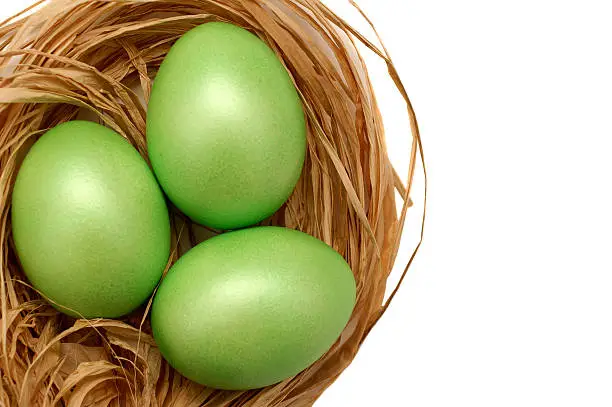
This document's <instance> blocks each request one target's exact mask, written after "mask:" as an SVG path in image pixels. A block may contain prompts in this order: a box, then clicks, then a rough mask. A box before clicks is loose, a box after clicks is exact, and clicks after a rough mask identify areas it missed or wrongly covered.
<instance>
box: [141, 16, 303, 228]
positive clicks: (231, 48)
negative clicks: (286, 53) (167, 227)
mask: <svg viewBox="0 0 612 407" xmlns="http://www.w3.org/2000/svg"><path fill="white" fill-rule="evenodd" d="M147 143H148V149H149V156H150V158H151V163H152V165H153V169H154V171H155V174H156V176H157V179H158V180H159V182H160V184H161V186H162V187H163V189H164V191H165V192H166V194H167V195H168V197H169V198H170V200H171V201H172V202H173V203H174V204H175V205H176V206H177V207H178V208H179V209H180V210H181V211H183V212H184V213H185V214H186V215H188V216H189V217H190V218H191V219H193V220H194V221H196V222H197V223H200V224H203V225H207V226H211V227H214V228H219V229H237V228H241V227H244V226H248V225H252V224H255V223H257V222H259V221H261V220H263V219H265V218H266V217H268V216H270V215H272V214H273V213H274V212H275V211H276V210H278V209H279V208H280V207H281V206H282V204H283V203H284V202H285V201H286V200H287V198H288V197H289V195H291V193H292V191H293V189H294V187H295V184H296V183H297V181H298V179H299V177H300V173H301V170H302V166H303V163H304V156H305V151H306V125H305V119H304V111H303V108H302V104H301V101H300V98H299V96H298V93H297V90H296V89H295V86H294V85H293V82H292V81H291V78H290V76H289V74H288V73H287V71H286V69H285V68H284V67H283V65H282V64H281V62H280V60H279V59H278V58H277V57H276V55H275V54H274V52H273V51H272V50H271V49H270V48H269V47H268V46H267V45H266V44H265V43H264V42H263V41H261V40H260V39H259V38H257V37H256V36H255V35H253V34H251V33H250V32H248V31H247V30H244V29H242V28H240V27H237V26H235V25H232V24H227V23H218V22H214V23H206V24H203V25H200V26H198V27H196V28H194V29H192V30H191V31H189V32H187V33H186V34H185V35H183V36H182V37H181V38H180V39H179V40H178V41H177V42H176V43H175V44H174V45H173V46H172V48H171V49H170V51H169V53H168V55H167V56H166V58H165V59H164V61H163V63H162V64H161V66H160V69H159V72H158V74H157V76H156V77H155V81H154V83H153V89H152V92H151V98H150V101H149V106H148V112H147Z"/></svg>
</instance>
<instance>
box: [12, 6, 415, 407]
mask: <svg viewBox="0 0 612 407" xmlns="http://www.w3.org/2000/svg"><path fill="white" fill-rule="evenodd" d="M41 3H44V4H42V7H40V8H36V9H35V10H30V11H29V12H28V13H25V14H23V15H18V16H16V17H14V18H12V19H10V20H7V21H4V22H2V23H1V24H0V193H1V201H0V240H1V245H0V257H1V261H2V263H1V268H2V269H1V273H0V279H1V281H0V285H1V287H0V289H1V291H0V296H1V304H0V305H1V309H0V311H1V323H0V329H1V334H0V346H1V348H0V354H1V356H0V373H1V378H2V380H1V382H0V385H1V386H0V404H1V405H6V406H12V405H21V406H55V405H68V406H89V405H92V406H138V407H141V406H216V407H217V406H219V407H220V406H275V407H281V406H310V405H312V404H313V403H314V401H315V400H316V399H317V397H318V396H319V395H320V394H321V393H322V392H323V391H324V390H325V388H327V387H328V386H329V385H330V384H331V383H332V382H333V381H334V380H335V378H336V377H337V376H338V375H339V374H340V373H341V372H342V371H343V370H344V369H345V368H346V367H347V366H348V364H349V363H350V362H351V360H352V359H353V358H354V356H355V354H356V353H357V351H358V349H359V346H360V345H361V343H362V342H363V340H364V339H365V337H366V335H367V334H368V332H369V331H370V329H371V328H372V327H373V326H374V324H375V323H376V321H377V320H378V318H379V317H380V316H381V315H382V313H383V312H384V310H385V309H386V307H387V306H388V304H389V301H390V299H389V300H387V301H384V293H385V288H386V282H387V278H388V276H389V274H390V272H391V269H392V267H393V264H394V261H395V258H396V255H397V251H398V248H399V242H400V236H401V233H402V230H403V228H402V226H403V223H404V219H405V216H406V213H407V209H408V207H409V206H410V200H409V198H408V197H409V195H410V186H411V185H412V177H413V175H414V168H415V161H416V159H417V158H418V153H419V152H421V151H422V150H421V149H420V138H419V135H418V127H417V123H416V119H415V117H414V112H413V110H412V107H411V105H410V101H409V100H408V97H407V95H406V92H405V89H404V87H403V85H402V83H401V81H400V80H399V77H398V75H397V72H396V71H395V68H394V67H393V64H392V61H391V59H390V58H389V56H388V55H387V53H386V50H385V49H384V47H378V46H376V45H374V44H373V43H371V42H370V41H368V40H367V39H366V38H365V37H364V36H362V35H361V34H360V33H359V32H357V31H356V30H354V29H353V28H352V27H351V26H349V25H348V24H347V23H346V22H345V21H343V20H342V19H341V18H340V17H338V16H337V15H336V14H334V13H333V12H332V11H331V10H330V9H328V8H327V7H326V6H325V5H323V4H322V3H321V2H319V1H318V0H269V1H264V0H261V1H253V0H157V1H156V0H123V1H121V0H114V1H92V0H50V1H45V2H41ZM39 6H41V5H39ZM364 17H365V15H364ZM208 21H226V22H231V23H233V24H236V25H239V26H241V27H244V28H246V29H248V30H250V31H251V32H253V33H254V34H256V35H258V36H259V37H260V38H261V39H262V40H264V41H265V42H266V43H267V44H268V45H269V46H270V47H271V48H272V49H273V50H274V51H275V53H276V54H277V55H278V57H279V58H280V59H281V61H282V62H283V63H284V65H285V66H286V68H287V70H288V71H289V73H290V74H291V76H292V78H293V80H294V82H295V85H296V87H297V89H298V90H299V94H300V97H301V99H302V102H303V105H304V109H305V113H306V116H307V126H308V135H307V142H308V149H307V156H306V161H305V165H304V169H303V172H302V176H301V179H300V181H299V183H298V185H297V187H296V188H295V191H294V193H293V194H292V196H291V197H290V198H289V200H288V201H287V203H286V204H285V205H284V206H283V207H282V208H281V210H279V211H278V212H277V213H276V214H275V215H274V216H273V217H272V218H270V219H268V220H266V221H265V222H263V223H264V224H273V225H283V226H286V227H290V228H295V229H299V230H301V231H304V232H306V233H308V234H311V235H313V236H315V237H317V238H319V239H321V240H323V241H325V242H326V243H328V244H329V245H331V246H332V247H333V248H334V249H336V250H337V251H338V252H339V253H340V254H341V255H342V256H344V258H345V259H346V260H347V261H348V263H349V265H350V266H351V268H352V270H353V272H354V274H355V278H356V281H357V293H358V294H357V304H356V307H355V310H354V312H353V315H352V317H351V320H350V322H349V323H348V325H347V327H346V328H345V330H344V331H343V333H342V335H341V336H340V338H339V339H338V341H337V342H336V343H335V344H334V345H333V346H332V348H331V349H330V350H329V351H328V352H327V353H326V354H325V355H324V356H322V357H321V358H320V359H319V360H318V361H317V362H315V363H314V364H313V365H312V366H310V367H309V368H307V369H306V370H304V371H303V372H301V373H299V374H298V375H296V376H295V377H292V378H290V379H287V380H285V381H283V382H281V383H278V384H276V385H273V386H269V387H266V388H263V389H257V390H250V391H245V392H237V391H219V390H214V389H210V388H206V387H203V386H200V385H198V384H196V383H193V382H191V381H189V380H187V379H185V378H183V377H182V376H181V375H180V374H178V373H177V372H176V371H174V370H173V369H172V368H171V367H170V366H169V365H168V364H167V363H166V362H165V361H164V360H163V358H162V357H161V355H160V353H159V351H158V350H157V348H156V346H155V343H154V341H153V339H152V337H151V336H150V327H149V325H148V311H149V306H150V302H149V304H145V305H143V306H142V307H141V308H140V309H138V310H137V311H136V312H134V313H132V314H131V315H128V316H126V317H125V318H122V319H120V320H108V319H96V320H84V319H76V320H75V319H73V318H70V317H68V316H65V315H62V314H60V313H58V312H57V311H56V310H55V309H54V308H52V307H51V306H50V305H49V304H48V303H47V302H46V301H45V300H43V299H42V298H41V296H40V295H39V294H38V293H37V292H36V290H35V289H34V288H33V287H31V286H30V285H29V284H28V282H27V279H26V278H25V276H24V275H23V273H22V272H21V270H20V267H19V263H18V259H17V257H16V255H15V252H14V248H13V245H12V240H11V223H10V201H11V189H12V184H13V182H14V179H15V175H16V173H17V171H18V169H19V165H20V162H21V160H22V159H23V157H24V155H25V154H26V153H27V151H28V148H29V147H30V146H31V145H32V143H33V142H34V141H35V140H36V139H37V138H38V137H39V136H40V135H41V134H42V133H43V132H44V131H45V130H47V129H49V128H51V127H53V126H55V125H57V124H59V123H61V122H64V121H67V120H72V119H75V118H77V117H79V118H83V117H87V118H90V119H92V120H96V121H98V122H100V123H103V124H104V125H106V126H108V127H110V128H112V129H113V130H115V131H117V132H118V133H119V134H121V135H122V136H123V137H125V138H126V139H127V140H129V141H130V142H131V143H132V144H133V145H134V147H135V148H136V149H137V150H138V151H139V152H140V154H141V155H142V156H143V157H144V158H145V159H147V149H146V135H145V120H146V103H147V101H148V99H149V95H150V92H151V83H152V80H153V79H154V77H155V73H156V71H157V69H158V67H159V64H160V63H161V61H162V60H163V58H164V56H165V55H166V53H167V52H168V50H169V48H170V47H171V46H172V44H173V43H174V41H176V40H177V39H178V38H179V37H180V36H181V35H182V34H183V33H185V32H186V31H188V30H189V29H191V28H193V27H195V26H197V25H199V24H202V23H205V22H208ZM357 42H361V43H362V44H364V45H365V46H366V47H368V48H369V49H370V50H371V51H372V52H374V53H376V54H377V55H378V56H379V57H380V58H382V59H383V60H384V62H385V63H386V64H387V66H388V67H389V74H390V76H391V78H392V79H393V81H394V82H395V84H396V85H397V87H398V91H399V92H400V93H401V94H402V95H403V97H404V99H405V100H406V103H407V114H408V116H409V117H410V121H411V132H412V133H411V134H407V135H406V137H412V150H411V151H407V152H406V159H407V160H410V166H409V167H410V173H409V174H408V179H407V184H406V185H403V184H402V181H401V180H400V177H399V176H398V175H397V174H396V172H395V171H394V169H393V167H392V165H391V163H390V162H389V158H388V156H387V153H386V147H385V141H384V129H383V124H382V118H381V115H380V112H379V111H378V108H377V105H376V100H375V97H374V91H373V89H372V86H371V84H370V81H369V78H368V74H367V70H366V66H365V63H364V61H363V60H362V58H361V56H360V55H359V53H358V51H357V46H356V43H357ZM396 192H399V194H398V196H400V197H401V199H402V200H403V203H402V205H401V211H400V212H399V213H398V211H397V207H396V202H395V199H396V198H395V197H396ZM171 213H172V215H173V216H172V229H173V247H174V248H175V249H174V250H173V252H172V255H171V258H170V261H169V263H168V267H169V266H171V265H172V263H173V262H174V261H175V260H176V259H177V258H178V257H179V256H180V255H181V254H182V253H183V252H184V251H186V250H188V249H189V248H190V247H192V246H193V245H195V244H197V243H198V242H199V241H201V240H202V239H205V238H206V237H208V236H210V235H211V234H215V233H219V232H218V231H211V230H207V229H204V228H202V227H200V226H198V225H195V224H192V223H191V222H190V221H189V220H188V219H187V218H186V217H184V216H183V215H182V214H180V213H179V212H178V211H177V210H175V209H174V208H171ZM417 248H418V246H417ZM406 269H407V267H406ZM404 273H405V271H404ZM402 278H403V276H402ZM400 281H401V280H400ZM396 289H397V287H396ZM394 292H395V291H394ZM394 292H393V293H394ZM392 296H393V295H392ZM392 296H391V298H392Z"/></svg>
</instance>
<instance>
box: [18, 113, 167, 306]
mask: <svg viewBox="0 0 612 407" xmlns="http://www.w3.org/2000/svg"><path fill="white" fill-rule="evenodd" d="M12 226H13V239H14V242H15V248H16V250H17V254H18V257H19V260H20V262H21V265H22V266H23V270H24V272H25V274H26V276H27V277H28V279H29V280H30V282H31V283H32V285H33V286H34V287H35V288H36V289H38V290H39V291H41V292H42V294H44V295H45V296H46V297H47V298H48V299H50V300H51V303H52V304H53V305H54V306H55V307H56V308H58V309H60V310H61V311H63V312H66V313H67V314H70V315H73V316H80V315H82V316H85V317H90V318H91V317H118V316H121V315H124V314H126V313H128V312H130V311H132V310H133V309H134V308H136V307H138V306H139V305H140V304H141V303H143V301H145V300H146V299H147V298H148V297H149V296H150V295H151V292H152V291H153V289H154V288H155V286H156V284H157V282H158V281H159V279H160V278H161V275H162V272H163V270H164V267H165V265H166V262H167V260H168V256H169V252H170V224H169V219H168V211H167V208H166V203H165V200H164V196H163V193H162V191H161V189H160V188H159V186H158V185H157V182H156V181H155V177H154V176H153V173H152V172H151V170H150V169H149V167H148V166H147V164H146V162H145V161H144V159H143V158H142V157H141V156H140V155H139V154H138V152H137V151H136V150H135V149H134V148H133V147H132V146H131V145H130V144H129V143H128V142H127V140H125V139H124V138H122V137H121V136H120V135H119V134H117V133H115V132H114V131H112V130H110V129H108V128H106V127H104V126H101V125H99V124H96V123H92V122H85V121H71V122H67V123H64V124H61V125H59V126H57V127H55V128H53V129H51V130H49V131H48V132H46V133H45V134H44V135H43V136H42V137H41V138H40V139H39V140H38V141H37V142H36V143H34V145H33V146H32V148H31V149H30V151H29V152H28V154H27V155H26V157H25V159H24V161H23V164H22V166H21V168H20V170H19V173H18V175H17V179H16V181H15V186H14V190H13V198H12Z"/></svg>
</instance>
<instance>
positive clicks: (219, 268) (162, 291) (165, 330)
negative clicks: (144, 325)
mask: <svg viewBox="0 0 612 407" xmlns="http://www.w3.org/2000/svg"><path fill="white" fill-rule="evenodd" d="M354 304H355V280H354V278H353V274H352V272H351V270H350V268H349V266H348V264H347V263H346V262H345V261H344V259H343V258H342V256H340V255H339V254H338V253H337V252H335V251H334V250H333V249H332V248H330V247H329V246H328V245H326V244H325V243H323V242H321V241H320V240H318V239H315V238H314V237H312V236H310V235H307V234H305V233H302V232H299V231H295V230H292V229H286V228H280V227H272V226H270V227H256V228H251V229H243V230H239V231H235V232H229V233H226V234H222V235H219V236H216V237H213V238H211V239H209V240H207V241H205V242H203V243H200V244H199V245H197V246H195V247H194V248H193V249H191V250H190V251H189V252H187V253H186V254H185V255H183V256H182V257H181V258H180V259H179V260H178V261H177V262H176V264H175V265H174V266H173V267H172V268H171V269H170V271H169V272H168V274H167V275H166V277H165V278H164V280H163V281H162V283H161V285H160V287H159V289H158V291H157V294H156V295H155V298H154V300H153V308H152V313H151V324H152V328H153V335H154V337H155V340H156V342H157V344H158V345H159V349H160V350H161V352H162V354H163V356H164V357H165V358H166V360H168V362H169V363H170V364H171V365H172V366H174V367H175V368H176V369H177V370H178V371H179V372H181V373H182V374H183V375H185V376H186V377H188V378H190V379H192V380H194V381H196V382H198V383H201V384H204V385H207V386H210V387H214V388H220V389H236V390H244V389H251V388H257V387H263V386H267V385H270V384H273V383H276V382H279V381H281V380H283V379H286V378H288V377H291V376H293V375H295V374H297V373H299V372H300V371H301V370H303V369H304V368H306V367H308V366H309V365H310V364H312V363H313V362H314V361H316V360H317V359H318V358H319V357H320V356H321V355H323V353H325V352H326V351H327V350H328V349H329V348H330V347H331V345H332V344H333V343H334V342H335V341H336V339H337V338H338V337H339V335H340V333H341V332H342V330H343V328H344V327H345V325H346V323H347V322H348V320H349V317H350V315H351V312H352V310H353V306H354Z"/></svg>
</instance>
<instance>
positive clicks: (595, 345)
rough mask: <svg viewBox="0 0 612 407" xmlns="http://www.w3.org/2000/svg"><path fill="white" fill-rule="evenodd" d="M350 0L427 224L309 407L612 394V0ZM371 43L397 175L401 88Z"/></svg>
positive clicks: (349, 13)
mask: <svg viewBox="0 0 612 407" xmlns="http://www.w3.org/2000/svg"><path fill="white" fill-rule="evenodd" d="M26 3H29V1H11V2H8V4H7V2H4V1H2V3H1V5H0V15H8V14H9V13H10V12H14V11H16V10H18V9H20V8H21V7H22V6H23V5H24V4H26ZM327 3H328V4H330V5H331V6H332V7H333V8H334V9H335V10H337V11H338V12H339V13H340V14H341V15H342V16H345V17H346V18H347V19H348V20H349V21H350V22H353V23H355V26H356V27H357V28H359V29H363V30H364V32H366V33H367V32H368V30H367V27H366V26H365V25H363V22H361V21H360V20H359V19H358V18H357V15H356V13H355V11H354V10H352V9H351V8H350V6H349V5H348V4H347V3H346V2H345V1H344V0H337V1H331V0H328V1H327ZM359 4H360V5H361V6H362V7H363V8H364V9H365V11H366V12H367V13H368V14H369V15H370V17H371V18H372V20H373V21H374V23H375V24H376V26H377V28H378V30H379V32H380V34H381V36H382V37H383V39H384V41H385V44H386V46H387V48H388V49H389V51H390V53H391V55H392V57H393V59H394V62H395V64H396V65H397V67H398V69H399V72H400V74H401V76H402V79H403V80H404V83H405V85H406V88H407V90H408V93H409V95H410V97H411V99H412V102H413V104H414V107H415V109H416V112H417V117H418V119H419V123H420V128H421V133H422V137H423V143H424V148H425V155H426V164H427V168H428V173H429V182H430V189H429V195H428V199H429V202H428V222H427V226H426V235H425V243H424V245H423V247H422V250H421V252H420V254H419V255H418V257H417V260H416V261H415V263H414V266H413V267H412V268H411V271H410V272H409V275H408V277H407V279H406V280H405V284H404V285H403V287H402V289H401V290H400V291H399V294H398V295H397V297H396V298H395V300H394V302H393V303H392V306H391V307H390V308H389V310H388V312H387V314H386V315H385V316H384V317H383V318H382V319H381V321H380V323H379V325H378V326H377V327H376V328H375V329H374V331H373V332H372V333H371V335H370V336H369V337H368V339H367V340H366V342H365V344H364V345H363V347H362V349H361V351H360V353H359V355H358V356H357V358H356V360H355V361H354V363H353V364H352V365H351V366H350V367H349V368H348V369H347V370H346V371H345V373H344V374H343V375H342V376H341V377H340V378H339V379H338V381H337V382H336V383H335V384H334V385H333V386H332V387H331V388H330V389H329V390H328V391H327V392H326V393H325V394H324V395H323V396H322V397H321V399H320V400H319V401H318V402H317V403H316V407H345V406H374V407H379V406H380V407H386V406H411V407H453V406H470V407H504V406H512V407H519V406H520V407H542V406H555V407H566V406H567V407H569V406H572V407H573V406H576V407H583V406H584V407H600V406H601V407H604V406H605V407H610V406H612V321H611V319H612V318H611V317H612V260H610V254H611V252H612V250H611V249H612V248H611V247H610V246H611V244H612V233H611V230H612V215H611V211H612V195H611V194H610V188H611V187H612V160H611V157H610V156H611V153H612V143H611V141H610V140H611V138H612V100H611V98H612V61H611V52H610V49H611V41H612V24H611V21H610V20H611V19H612V12H611V11H612V10H610V7H609V6H608V4H609V2H608V1H588V0H586V1H585V0H583V1H563V0H557V1H545V0H531V1H528V0H514V1H511V2H510V1H491V0H482V1H476V0H463V1H454V0H419V1H412V0H408V1H407V0H361V1H360V2H359ZM370 37H371V36H370ZM371 38H372V37H371ZM365 55H366V60H367V61H368V64H369V66H370V72H371V75H372V77H373V82H374V85H375V88H376V89H377V90H378V96H379V100H380V104H381V107H382V111H383V114H384V116H385V125H386V127H387V137H388V143H389V145H390V150H391V156H392V159H393V161H394V163H395V164H396V165H397V167H398V169H399V170H400V172H401V173H402V174H405V173H406V172H407V171H406V169H407V160H406V157H407V154H408V151H409V146H410V139H409V137H408V136H407V134H408V133H407V127H406V126H407V121H406V119H405V110H404V107H403V105H402V101H401V99H400V98H399V96H398V95H397V94H396V93H394V92H393V88H392V86H391V84H390V82H389V81H388V79H386V75H385V68H384V66H383V65H381V64H380V62H379V61H377V60H376V58H374V57H373V56H372V55H371V54H367V53H366V54H365ZM417 186H422V182H420V181H417ZM418 198H419V195H418V193H417V195H416V196H415V200H417V201H418ZM418 209H419V208H418V206H417V207H416V208H415V210H414V211H412V212H411V214H410V219H409V222H408V225H407V230H406V235H407V239H406V240H405V242H404V246H403V250H402V253H401V256H400V258H399V259H398V263H402V262H405V261H406V259H407V257H408V256H409V254H410V249H411V244H413V242H414V239H413V238H414V236H415V234H416V233H417V229H416V228H417V226H418V217H419V215H420V214H419V213H418ZM398 265H399V264H398ZM398 271H399V270H398ZM394 276H395V279H397V273H395V275H394Z"/></svg>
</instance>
